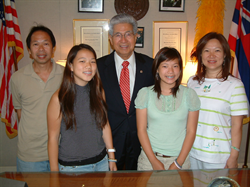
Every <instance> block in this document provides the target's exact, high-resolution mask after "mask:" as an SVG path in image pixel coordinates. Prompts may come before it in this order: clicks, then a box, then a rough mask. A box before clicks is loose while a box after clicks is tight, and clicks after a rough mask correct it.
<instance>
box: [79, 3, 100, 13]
mask: <svg viewBox="0 0 250 187" xmlns="http://www.w3.org/2000/svg"><path fill="white" fill-rule="evenodd" d="M103 1H104V0H78V12H91V13H102V12H103Z"/></svg>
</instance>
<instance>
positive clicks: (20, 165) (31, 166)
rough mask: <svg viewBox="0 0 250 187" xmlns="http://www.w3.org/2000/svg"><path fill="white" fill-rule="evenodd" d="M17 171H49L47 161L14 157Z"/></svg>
mask: <svg viewBox="0 0 250 187" xmlns="http://www.w3.org/2000/svg"><path fill="white" fill-rule="evenodd" d="M16 165H17V172H45V171H50V165H49V161H48V160H46V161H41V162H25V161H23V160H21V159H19V158H18V157H16Z"/></svg>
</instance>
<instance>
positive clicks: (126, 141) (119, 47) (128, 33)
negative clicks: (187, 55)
mask: <svg viewBox="0 0 250 187" xmlns="http://www.w3.org/2000/svg"><path fill="white" fill-rule="evenodd" d="M136 33H137V22H136V20H135V19H134V18H133V17H132V16H130V15H128V14H119V15H116V16H114V17H113V18H112V19H111V20H110V23H109V40H110V43H111V45H112V47H113V49H114V51H113V52H112V53H111V54H109V55H107V56H104V57H102V58H99V59H98V60H97V66H98V70H99V73H100V77H101V80H102V83H103V87H104V90H105V95H106V101H107V105H108V118H109V123H110V125H111V130H112V135H113V142H114V147H115V149H116V153H115V156H116V159H117V168H118V170H121V169H124V168H125V169H126V170H136V169H137V160H138V156H139V154H140V151H141V147H140V142H139V140H138V136H137V127H136V113H135V111H136V110H135V104H134V100H135V98H136V96H137V93H138V91H139V90H140V89H141V88H142V87H146V86H150V85H152V84H153V83H154V80H153V76H152V73H151V72H152V71H151V69H152V63H153V59H152V58H150V57H148V56H146V55H143V54H139V53H136V52H134V47H135V43H136V38H137V35H136Z"/></svg>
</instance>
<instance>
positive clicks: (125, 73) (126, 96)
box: [120, 61, 130, 113]
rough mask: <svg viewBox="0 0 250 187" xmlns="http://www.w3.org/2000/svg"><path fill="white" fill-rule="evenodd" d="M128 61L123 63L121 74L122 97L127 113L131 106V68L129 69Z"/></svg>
mask: <svg viewBox="0 0 250 187" xmlns="http://www.w3.org/2000/svg"><path fill="white" fill-rule="evenodd" d="M128 65H129V62H128V61H124V62H123V63H122V66H123V68H122V71H121V75H120V89H121V93H122V98H123V101H124V103H125V106H126V109H127V113H128V112H129V106H130V82H129V70H128Z"/></svg>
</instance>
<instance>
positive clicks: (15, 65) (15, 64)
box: [12, 46, 18, 71]
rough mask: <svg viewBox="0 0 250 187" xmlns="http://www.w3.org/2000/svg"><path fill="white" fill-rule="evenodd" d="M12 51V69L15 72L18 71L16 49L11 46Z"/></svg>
mask: <svg viewBox="0 0 250 187" xmlns="http://www.w3.org/2000/svg"><path fill="white" fill-rule="evenodd" d="M12 50H13V57H14V67H15V71H17V70H18V66H17V59H16V47H15V46H13V47H12Z"/></svg>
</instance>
